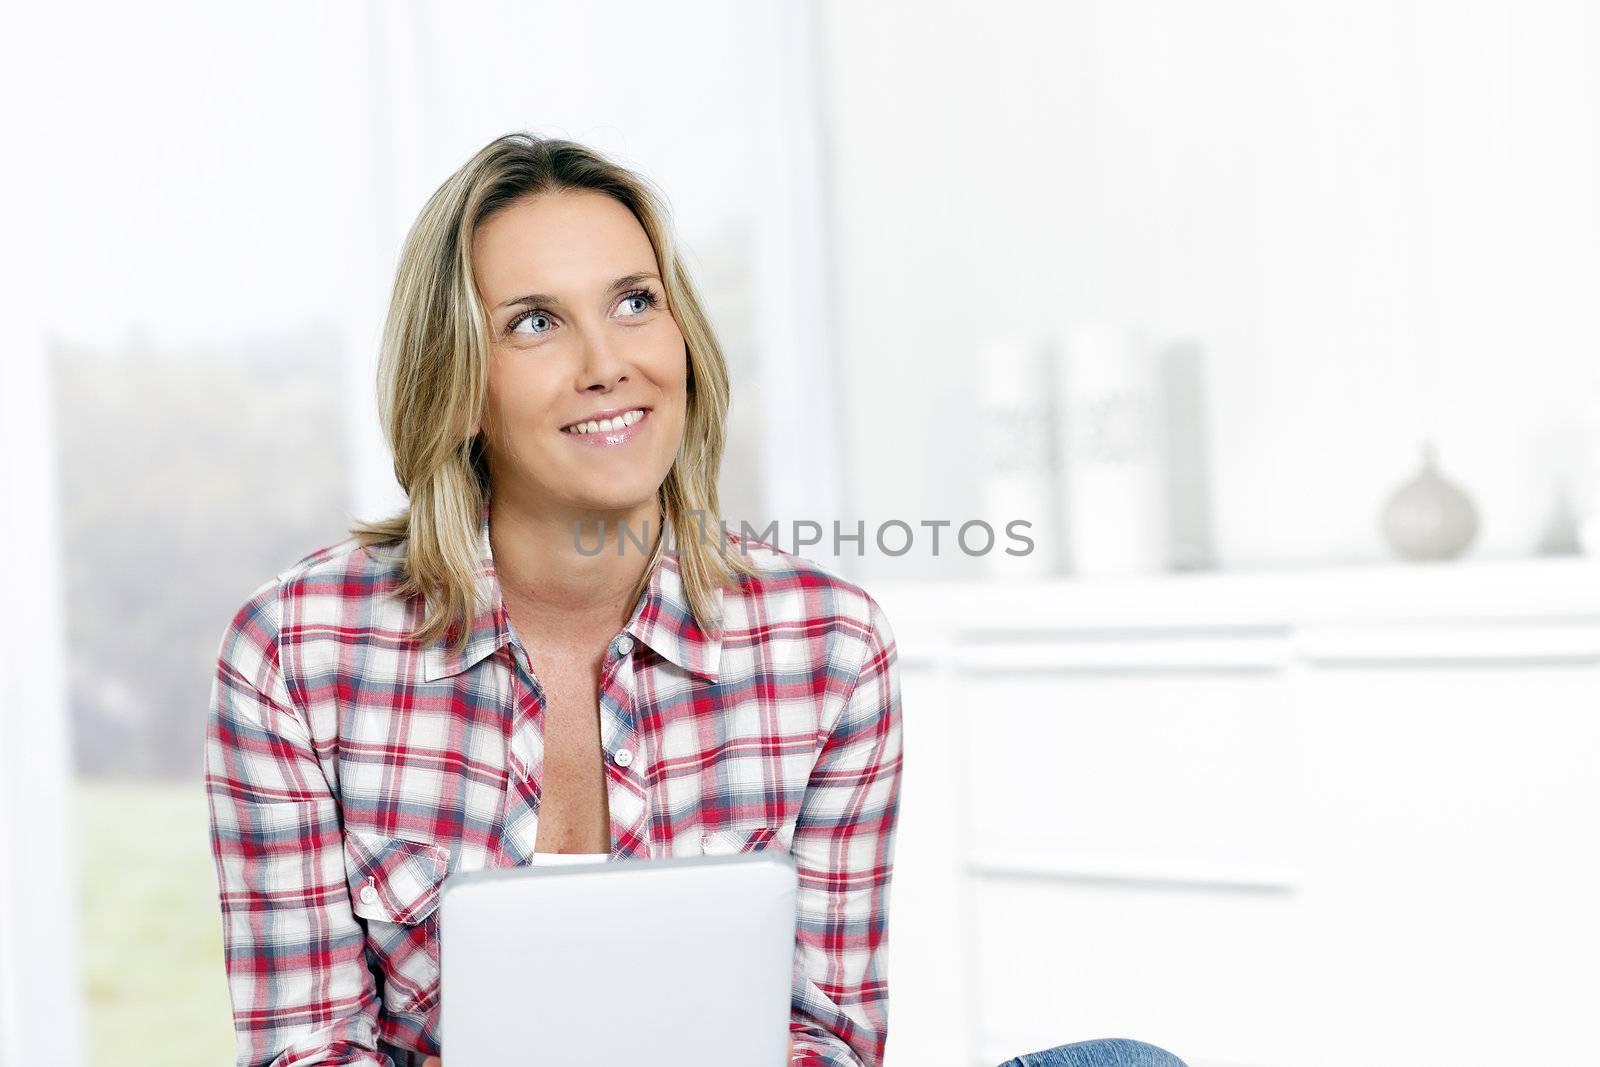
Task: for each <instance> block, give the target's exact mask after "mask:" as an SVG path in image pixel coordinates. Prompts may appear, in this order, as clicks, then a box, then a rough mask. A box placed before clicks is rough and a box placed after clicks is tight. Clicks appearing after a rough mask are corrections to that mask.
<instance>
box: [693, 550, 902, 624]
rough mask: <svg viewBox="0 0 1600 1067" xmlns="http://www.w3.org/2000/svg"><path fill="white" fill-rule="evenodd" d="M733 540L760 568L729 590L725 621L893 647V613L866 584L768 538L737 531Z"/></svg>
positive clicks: (753, 563)
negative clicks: (889, 612) (846, 576)
mask: <svg viewBox="0 0 1600 1067" xmlns="http://www.w3.org/2000/svg"><path fill="white" fill-rule="evenodd" d="M728 539H729V541H730V542H732V543H733V546H734V549H735V550H736V551H739V552H741V553H742V554H743V556H744V558H745V559H746V560H747V561H749V562H750V563H751V564H752V565H753V567H754V569H755V570H756V571H757V573H756V574H755V575H740V576H739V588H738V591H737V593H736V594H730V593H725V594H724V601H723V603H724V619H725V620H727V621H729V622H730V623H743V624H744V625H745V626H747V627H752V628H757V629H764V630H765V631H767V632H769V633H771V632H775V631H776V630H778V629H785V630H788V631H793V630H795V629H797V628H799V629H803V630H805V631H808V632H811V633H818V632H832V633H836V634H838V635H839V636H842V637H849V638H853V639H855V640H857V641H860V642H861V643H862V644H863V645H865V646H869V648H868V649H867V651H871V650H880V651H881V650H884V649H892V648H893V646H894V631H893V629H892V628H891V626H890V624H889V619H888V616H887V615H885V613H884V611H883V608H882V606H881V605H879V604H878V602H877V601H876V600H874V599H873V597H872V595H871V594H870V593H868V592H867V590H866V589H864V588H863V587H862V586H860V585H858V584H857V583H855V582H852V581H850V580H849V579H847V578H844V577H841V576H840V575H838V574H836V573H834V572H833V571H832V570H830V569H828V568H827V567H826V566H824V565H823V564H821V563H818V562H817V561H816V560H813V559H809V558H807V557H805V556H799V555H796V554H794V553H792V552H786V551H784V550H783V549H780V548H776V547H774V546H773V545H770V544H768V543H766V542H764V541H758V540H755V539H753V538H746V537H741V536H739V535H737V534H734V533H732V532H730V533H729V534H728ZM730 608H731V609H732V610H731V611H730V610H729V609H730Z"/></svg>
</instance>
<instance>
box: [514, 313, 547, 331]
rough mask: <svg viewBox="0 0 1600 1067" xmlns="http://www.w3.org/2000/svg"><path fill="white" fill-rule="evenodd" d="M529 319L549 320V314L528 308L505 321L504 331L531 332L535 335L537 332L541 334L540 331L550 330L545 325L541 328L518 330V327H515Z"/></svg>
mask: <svg viewBox="0 0 1600 1067" xmlns="http://www.w3.org/2000/svg"><path fill="white" fill-rule="evenodd" d="M531 319H544V320H545V322H549V321H550V316H548V315H546V314H545V313H544V312H542V311H539V310H538V309H530V310H528V311H524V312H523V313H522V314H520V315H518V316H517V317H516V318H514V319H512V320H511V321H510V322H508V323H506V333H532V334H534V335H535V336H537V335H538V334H541V333H549V332H550V330H549V328H548V327H546V328H545V329H543V330H519V329H517V327H518V326H520V325H521V324H522V323H524V322H528V321H529V320H531Z"/></svg>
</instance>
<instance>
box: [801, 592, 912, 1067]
mask: <svg viewBox="0 0 1600 1067" xmlns="http://www.w3.org/2000/svg"><path fill="white" fill-rule="evenodd" d="M869 602H870V603H871V626H870V627H869V633H868V634H867V637H866V640H865V644H866V653H865V658H864V659H863V661H862V663H861V667H860V670H859V672H858V673H857V676H856V679H855V683H854V686H853V687H852V689H851V693H850V696H849V698H848V700H847V701H846V703H845V706H844V709H843V711H842V712H841V713H840V715H839V718H838V720H837V722H836V723H835V724H834V726H833V729H832V731H831V732H830V734H829V736H828V739H827V741H826V742H825V743H824V744H823V746H822V751H821V753H820V755H819V757H818V760H817V764H816V766H815V768H814V769H813V770H812V772H811V778H810V780H809V782H808V783H807V785H806V793H805V798H804V800H803V801H802V803H801V809H800V815H799V817H798V819H797V822H796V825H795V832H794V838H793V843H792V845H791V852H792V853H793V855H794V859H795V867H796V870H797V873H798V879H799V895H798V901H797V919H798V924H797V927H796V931H795V981H794V990H793V996H792V998H791V1012H790V1024H789V1028H790V1034H791V1036H792V1037H793V1039H794V1053H793V1056H792V1057H791V1063H792V1064H795V1065H801V1067H880V1065H881V1064H882V1063H883V1055H884V1046H885V1044H886V1042H887V1039H888V1006H889V985H888V967H887V959H886V955H887V950H888V918H889V917H888V891H889V876H890V870H891V867H892V865H893V858H894V835H895V824H896V820H897V818H898V813H899V805H900V763H901V759H900V746H901V726H900V681H899V668H898V666H897V665H896V650H895V642H894V633H893V631H892V630H891V628H890V626H889V622H888V619H887V618H886V617H885V616H884V614H883V610H882V609H881V608H880V607H879V606H878V604H877V603H876V602H875V601H870V598H869Z"/></svg>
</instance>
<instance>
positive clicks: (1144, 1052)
mask: <svg viewBox="0 0 1600 1067" xmlns="http://www.w3.org/2000/svg"><path fill="white" fill-rule="evenodd" d="M1000 1067H1187V1064H1185V1063H1184V1062H1183V1061H1182V1060H1180V1059H1178V1057H1176V1056H1174V1055H1173V1054H1172V1053H1170V1052H1168V1051H1167V1050H1166V1049H1162V1048H1157V1047H1156V1046H1154V1045H1147V1044H1145V1043H1144V1042H1143V1041H1132V1040H1129V1039H1128V1038H1126V1037H1105V1038H1101V1039H1100V1040H1098V1041H1077V1042H1074V1043H1073V1044H1070V1045H1057V1046H1056V1047H1055V1048H1047V1049H1045V1050H1044V1051H1043V1052H1027V1053H1024V1054H1023V1055H1021V1056H1014V1057H1012V1058H1011V1059H1009V1060H1007V1061H1006V1062H1004V1063H1002V1064H1001V1065H1000Z"/></svg>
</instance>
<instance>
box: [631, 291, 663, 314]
mask: <svg viewBox="0 0 1600 1067" xmlns="http://www.w3.org/2000/svg"><path fill="white" fill-rule="evenodd" d="M630 300H638V301H640V302H642V303H643V304H644V306H643V307H642V308H640V309H639V310H638V311H635V312H634V313H633V315H630V316H629V318H634V317H637V316H639V315H643V314H644V313H645V312H646V311H649V310H650V309H651V308H653V307H657V306H659V305H660V303H661V301H660V300H659V299H657V297H656V294H655V293H654V292H652V291H651V290H649V289H635V290H634V291H633V292H631V293H628V294H626V295H625V296H623V298H622V302H623V303H624V304H626V303H627V302H628V301H630Z"/></svg>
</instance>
